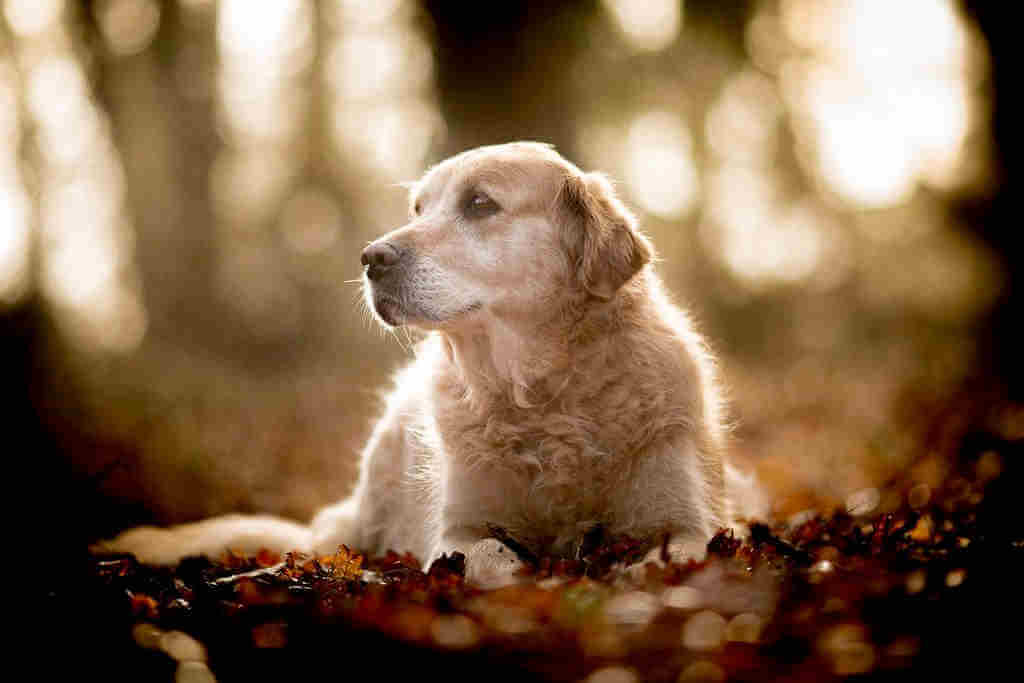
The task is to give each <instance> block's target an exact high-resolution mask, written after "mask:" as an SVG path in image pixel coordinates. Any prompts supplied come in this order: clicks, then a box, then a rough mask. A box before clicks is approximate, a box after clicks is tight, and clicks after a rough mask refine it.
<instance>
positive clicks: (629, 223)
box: [560, 173, 653, 301]
mask: <svg viewBox="0 0 1024 683" xmlns="http://www.w3.org/2000/svg"><path fill="white" fill-rule="evenodd" d="M560 202H561V208H562V211H563V212H564V213H565V214H566V215H565V226H566V233H565V238H566V241H567V244H566V246H567V249H568V252H569V254H570V257H571V258H572V259H573V261H572V262H573V264H574V265H575V268H576V274H577V277H578V279H579V281H580V283H581V284H582V285H583V287H584V288H585V289H586V290H587V291H588V292H590V293H591V294H592V295H594V296H595V297H597V298H599V299H602V300H605V301H607V300H609V299H611V298H612V296H613V295H614V294H615V292H616V291H618V289H619V287H621V286H622V285H624V284H626V282H628V281H629V279H630V278H631V277H633V276H634V275H635V274H636V273H637V271H639V270H640V269H641V268H643V266H644V264H646V263H647V262H649V261H650V260H651V257H652V253H653V251H652V249H651V245H650V242H648V241H647V238H646V237H644V236H643V235H641V234H640V233H639V232H638V231H637V229H636V219H635V218H634V217H633V215H632V214H631V213H630V212H629V209H627V208H626V207H625V206H624V205H623V204H622V202H620V201H619V200H618V198H617V197H616V196H615V191H614V190H613V189H612V186H611V183H610V182H608V179H607V178H605V177H604V176H603V175H601V174H599V173H586V174H582V175H581V174H576V173H573V174H570V175H568V176H566V178H565V184H564V186H563V188H562V193H561V198H560Z"/></svg>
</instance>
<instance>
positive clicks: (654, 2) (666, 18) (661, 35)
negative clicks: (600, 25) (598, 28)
mask: <svg viewBox="0 0 1024 683" xmlns="http://www.w3.org/2000/svg"><path fill="white" fill-rule="evenodd" d="M602 4H603V5H604V6H605V8H606V9H607V10H608V12H609V13H610V14H611V15H612V17H613V18H614V19H615V23H616V24H617V25H618V27H619V29H620V30H621V31H622V33H623V34H624V35H625V37H626V40H627V41H628V42H629V44H630V46H632V47H633V48H634V49H637V50H642V51H645V52H657V51H659V50H663V49H665V48H666V47H668V46H669V45H671V44H672V43H673V42H674V41H675V39H676V38H677V37H678V36H679V31H680V28H681V27H682V23H683V2H682V0H602Z"/></svg>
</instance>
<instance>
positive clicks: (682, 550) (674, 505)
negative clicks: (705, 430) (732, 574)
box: [613, 435, 727, 571]
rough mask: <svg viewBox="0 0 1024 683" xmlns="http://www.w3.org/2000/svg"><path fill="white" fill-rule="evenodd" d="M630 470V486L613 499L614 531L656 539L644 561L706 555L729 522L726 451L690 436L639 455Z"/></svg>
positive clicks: (685, 558) (657, 446)
mask: <svg viewBox="0 0 1024 683" xmlns="http://www.w3.org/2000/svg"><path fill="white" fill-rule="evenodd" d="M628 471H629V479H630V481H629V484H630V485H629V486H623V487H621V492H620V493H619V494H618V495H617V496H616V497H615V499H614V501H613V511H614V512H613V516H614V518H615V519H616V520H618V522H619V523H618V524H617V525H616V527H617V528H614V529H613V532H614V533H623V534H626V535H629V536H633V537H634V538H647V539H650V540H651V541H652V542H654V547H653V548H652V549H651V550H650V551H648V553H647V555H646V556H645V557H644V562H643V563H647V562H654V563H657V564H663V563H664V561H665V560H666V559H668V560H669V561H671V562H685V561H687V560H691V559H692V560H698V561H699V560H702V559H704V557H705V555H706V554H707V543H708V541H709V540H711V537H712V536H713V535H714V533H715V532H716V531H718V529H719V528H721V527H722V526H724V525H726V524H727V520H726V519H725V517H724V512H723V510H724V507H725V501H724V490H723V483H722V475H721V459H720V456H719V455H718V454H717V453H713V452H712V453H707V452H702V451H701V450H700V449H699V447H698V446H697V442H696V441H695V440H694V439H693V438H691V437H689V436H685V435H684V436H679V437H676V438H673V439H668V440H666V441H665V442H664V443H662V444H660V445H656V446H654V447H652V448H651V449H649V450H648V451H647V452H645V453H642V454H639V456H638V457H636V459H635V460H634V461H633V462H632V463H631V466H630V468H629V470H628ZM665 534H669V538H668V542H667V544H666V543H665V542H664V537H665ZM666 551H667V555H668V557H667V558H666V557H665V555H666ZM637 569H638V571H642V569H640V566H639V565H638V567H637Z"/></svg>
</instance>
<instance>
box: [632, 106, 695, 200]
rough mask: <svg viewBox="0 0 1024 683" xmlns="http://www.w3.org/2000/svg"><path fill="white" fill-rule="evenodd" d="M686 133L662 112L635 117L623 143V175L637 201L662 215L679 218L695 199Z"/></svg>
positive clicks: (675, 119) (676, 120)
mask: <svg viewBox="0 0 1024 683" xmlns="http://www.w3.org/2000/svg"><path fill="white" fill-rule="evenodd" d="M692 146H693V145H692V142H691V140H690V132H689V130H688V129H687V128H686V125H685V123H683V121H682V120H681V119H680V118H679V117H678V116H676V115H675V114H671V113H669V112H665V111H651V112H646V113H644V114H641V115H640V116H638V117H636V118H635V119H634V120H633V122H632V123H631V124H630V126H629V132H628V133H627V142H626V160H625V176H626V182H627V184H628V187H629V191H630V193H631V194H632V195H633V197H634V198H635V199H636V201H637V203H639V204H640V206H642V207H643V208H644V210H646V211H649V212H650V213H653V214H655V215H658V216H660V217H662V218H679V217H680V216H683V215H684V214H686V213H687V212H688V211H690V210H691V209H692V208H693V206H694V203H695V202H696V201H697V197H698V189H699V179H698V175H697V168H696V166H695V165H694V162H693V150H692Z"/></svg>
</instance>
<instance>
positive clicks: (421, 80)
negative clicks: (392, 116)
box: [326, 31, 433, 100]
mask: <svg viewBox="0 0 1024 683" xmlns="http://www.w3.org/2000/svg"><path fill="white" fill-rule="evenodd" d="M326 68H327V78H328V80H329V82H330V84H331V85H332V87H333V88H334V89H335V90H336V91H337V92H338V93H339V94H340V95H342V96H344V97H346V98H348V99H352V100H362V99H372V98H379V97H389V96H394V95H396V94H401V93H402V92H404V91H410V90H412V91H416V90H422V89H424V88H425V87H427V86H429V85H430V83H431V78H432V76H433V60H432V59H431V55H430V46H429V45H428V44H427V42H426V41H425V40H424V39H423V37H422V36H420V35H418V34H415V33H408V32H402V31H387V32H377V33H361V34H355V35H352V36H347V37H343V38H342V39H341V40H339V41H338V42H337V43H336V44H335V46H334V48H333V49H332V50H331V54H330V56H329V57H328V62H327V67H326Z"/></svg>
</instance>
